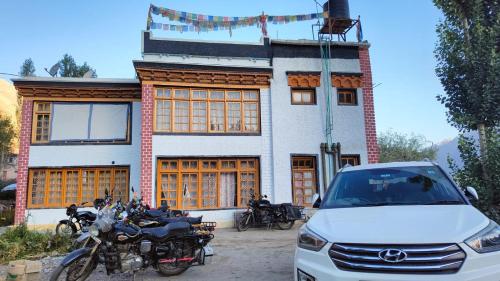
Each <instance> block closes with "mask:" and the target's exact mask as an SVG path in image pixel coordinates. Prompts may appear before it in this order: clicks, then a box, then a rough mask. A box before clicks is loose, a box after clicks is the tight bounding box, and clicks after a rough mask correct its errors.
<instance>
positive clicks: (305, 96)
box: [302, 92, 312, 103]
mask: <svg viewBox="0 0 500 281" xmlns="http://www.w3.org/2000/svg"><path fill="white" fill-rule="evenodd" d="M311 96H312V94H311V93H310V92H304V93H302V102H304V103H311V102H312V99H311Z"/></svg>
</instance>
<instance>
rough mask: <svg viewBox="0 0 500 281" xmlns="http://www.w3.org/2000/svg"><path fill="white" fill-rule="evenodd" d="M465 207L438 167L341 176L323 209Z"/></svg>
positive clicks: (386, 170)
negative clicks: (409, 206)
mask: <svg viewBox="0 0 500 281" xmlns="http://www.w3.org/2000/svg"><path fill="white" fill-rule="evenodd" d="M454 204H457V205H458V204H466V203H465V201H464V199H463V198H462V196H461V195H460V194H459V192H458V190H457V189H456V188H455V187H454V186H453V184H452V183H451V182H450V180H449V179H448V177H446V175H444V174H443V172H442V171H441V170H440V169H439V168H438V167H435V166H423V167H418V166H417V167H398V168H382V169H381V168H379V169H368V170H358V171H348V172H341V173H339V174H338V175H337V177H336V178H335V180H334V181H333V182H332V184H331V185H330V187H329V189H328V192H327V193H326V195H325V199H324V200H323V204H322V205H321V208H346V207H370V206H392V205H454Z"/></svg>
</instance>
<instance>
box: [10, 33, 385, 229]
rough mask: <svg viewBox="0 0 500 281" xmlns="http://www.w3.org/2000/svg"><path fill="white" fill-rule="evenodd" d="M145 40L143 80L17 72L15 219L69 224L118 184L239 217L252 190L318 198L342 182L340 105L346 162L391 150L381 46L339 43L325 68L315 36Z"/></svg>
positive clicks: (121, 189) (118, 189)
mask: <svg viewBox="0 0 500 281" xmlns="http://www.w3.org/2000/svg"><path fill="white" fill-rule="evenodd" d="M142 43H143V44H142V54H143V58H142V60H137V61H134V62H133V64H134V67H135V70H136V73H137V77H138V79H132V80H126V79H83V78H74V79H68V78H25V79H16V80H14V85H15V86H16V88H17V89H18V91H19V93H20V94H21V95H22V96H23V108H22V109H23V111H22V112H23V114H22V128H21V133H20V137H21V139H20V151H19V168H18V185H17V202H16V210H17V212H16V222H18V223H19V222H21V221H23V220H25V218H26V217H28V218H29V219H28V222H29V223H33V224H54V223H57V221H58V220H59V219H61V218H62V217H64V209H63V208H64V207H65V206H67V205H69V204H71V203H81V202H90V201H93V200H94V199H95V198H97V197H101V196H102V195H103V193H104V190H105V189H108V190H113V196H114V197H116V198H122V200H128V199H129V198H130V197H131V196H132V189H133V190H134V191H136V192H138V193H140V196H141V197H142V198H143V199H144V200H145V201H146V202H148V203H149V204H150V205H151V206H155V207H156V206H160V205H164V204H168V205H169V206H170V207H171V208H173V209H181V210H189V211H190V213H191V214H192V215H204V216H205V218H206V219H207V220H214V221H217V222H219V224H220V225H228V226H229V225H232V221H233V216H234V212H235V211H237V210H240V209H243V208H246V204H247V202H248V200H249V198H250V194H251V191H254V192H255V193H257V194H266V195H267V196H268V197H269V198H270V200H271V201H272V202H275V203H280V202H294V203H295V204H299V205H304V206H310V205H311V203H312V202H311V199H312V196H313V194H314V193H321V194H322V193H323V192H324V191H325V190H326V186H327V185H328V182H329V181H330V179H329V178H328V177H326V175H325V174H326V173H325V171H326V170H327V169H331V168H330V167H329V166H327V165H326V164H325V163H324V161H323V159H324V158H325V157H326V156H325V153H324V151H323V150H322V148H321V147H322V145H321V144H322V143H325V138H326V129H325V118H326V116H327V115H328V116H330V118H331V119H332V121H333V123H332V125H333V126H332V127H333V129H332V135H333V138H334V139H335V142H338V143H340V144H341V153H340V155H338V156H340V157H339V159H340V160H341V162H342V164H346V163H349V164H351V165H357V164H365V163H373V162H376V161H377V160H378V150H377V143H376V131H375V118H374V106H373V93H372V82H371V67H370V58H369V51H368V49H369V45H368V43H346V42H338V43H333V45H332V55H331V58H330V61H329V63H330V68H331V71H330V73H326V74H325V73H324V71H322V64H323V62H324V61H323V60H324V59H322V58H321V53H320V47H319V45H318V42H316V41H308V40H290V41H287V40H269V39H267V38H265V39H264V40H263V41H262V42H261V43H256V44H253V43H252V44H251V43H228V42H213V41H186V40H173V39H158V38H154V37H152V35H151V34H150V32H144V33H143V38H142ZM325 79H330V80H329V81H328V80H326V81H328V82H331V85H332V88H331V89H330V91H325ZM327 92H330V93H331V95H330V97H329V98H325V95H327ZM325 183H326V185H325ZM28 215H29V216H28Z"/></svg>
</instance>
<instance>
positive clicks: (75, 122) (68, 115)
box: [50, 103, 90, 141]
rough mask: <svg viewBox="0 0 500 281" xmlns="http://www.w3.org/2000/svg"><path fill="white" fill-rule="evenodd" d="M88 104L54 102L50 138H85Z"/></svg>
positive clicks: (86, 133)
mask: <svg viewBox="0 0 500 281" xmlns="http://www.w3.org/2000/svg"><path fill="white" fill-rule="evenodd" d="M89 114H90V104H68V103H54V104H53V112H52V126H51V130H50V140H51V141H59V140H86V139H88V133H89Z"/></svg>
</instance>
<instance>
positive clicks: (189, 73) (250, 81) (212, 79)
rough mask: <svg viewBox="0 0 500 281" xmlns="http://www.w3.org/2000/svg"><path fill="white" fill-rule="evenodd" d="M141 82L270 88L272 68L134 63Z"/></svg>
mask: <svg viewBox="0 0 500 281" xmlns="http://www.w3.org/2000/svg"><path fill="white" fill-rule="evenodd" d="M134 67H135V70H136V71H137V76H138V77H139V79H140V80H141V82H143V83H144V82H145V81H147V82H154V83H158V82H160V83H179V84H193V83H195V84H203V85H205V84H212V85H233V86H269V84H270V81H269V80H270V79H271V77H272V72H273V70H272V68H271V67H238V66H217V65H199V64H181V63H161V62H150V61H134Z"/></svg>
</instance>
